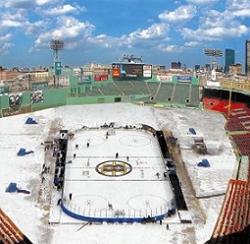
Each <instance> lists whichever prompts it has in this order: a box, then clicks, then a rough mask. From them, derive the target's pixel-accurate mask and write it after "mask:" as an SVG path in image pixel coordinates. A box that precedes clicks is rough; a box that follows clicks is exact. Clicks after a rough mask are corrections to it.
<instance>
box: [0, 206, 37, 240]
mask: <svg viewBox="0 0 250 244" xmlns="http://www.w3.org/2000/svg"><path fill="white" fill-rule="evenodd" d="M0 243H1V244H17V243H18V244H21V243H22V244H32V242H31V241H30V240H29V239H28V238H27V237H26V236H25V235H24V234H23V233H22V232H21V231H20V230H19V229H18V227H17V226H16V225H15V224H14V223H13V222H12V220H11V219H10V218H9V217H8V216H7V215H6V214H5V213H4V212H3V210H2V209H1V208H0Z"/></svg>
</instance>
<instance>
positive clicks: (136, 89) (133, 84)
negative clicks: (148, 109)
mask: <svg viewBox="0 0 250 244" xmlns="http://www.w3.org/2000/svg"><path fill="white" fill-rule="evenodd" d="M114 84H115V85H116V86H117V87H119V89H120V90H121V91H123V93H124V94H125V95H150V94H149V91H148V89H147V87H146V84H145V82H142V81H116V82H114Z"/></svg>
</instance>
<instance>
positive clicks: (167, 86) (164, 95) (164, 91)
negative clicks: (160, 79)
mask: <svg viewBox="0 0 250 244" xmlns="http://www.w3.org/2000/svg"><path fill="white" fill-rule="evenodd" d="M157 88H158V87H157ZM172 91H173V84H172V83H161V87H160V90H159V92H158V94H157V96H156V97H155V101H156V102H160V103H170V102H171V97H172Z"/></svg>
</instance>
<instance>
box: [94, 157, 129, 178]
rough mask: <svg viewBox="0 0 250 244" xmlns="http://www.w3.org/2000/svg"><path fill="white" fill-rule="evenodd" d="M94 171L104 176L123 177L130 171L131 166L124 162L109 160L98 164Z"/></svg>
mask: <svg viewBox="0 0 250 244" xmlns="http://www.w3.org/2000/svg"><path fill="white" fill-rule="evenodd" d="M96 171H97V172H98V173H99V174H101V175H105V176H111V177H115V176H123V175H126V174H128V173H130V172H131V171H132V166H131V165H130V164H129V163H126V162H124V161H120V160H109V161H105V162H102V163H100V164H98V165H97V166H96Z"/></svg>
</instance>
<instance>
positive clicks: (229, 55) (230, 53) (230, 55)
mask: <svg viewBox="0 0 250 244" xmlns="http://www.w3.org/2000/svg"><path fill="white" fill-rule="evenodd" d="M234 63H235V51H234V50H233V49H225V69H224V72H225V73H228V72H229V66H230V65H232V64H234Z"/></svg>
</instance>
